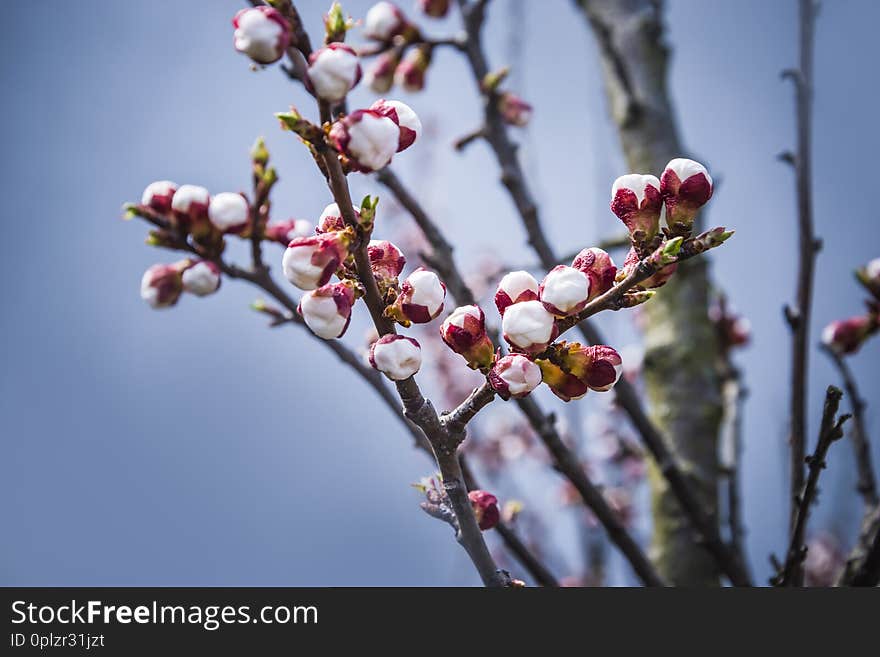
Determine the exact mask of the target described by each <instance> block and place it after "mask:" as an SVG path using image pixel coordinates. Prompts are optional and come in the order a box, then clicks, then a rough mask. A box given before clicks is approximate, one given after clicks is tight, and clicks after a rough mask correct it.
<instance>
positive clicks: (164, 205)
mask: <svg viewBox="0 0 880 657" xmlns="http://www.w3.org/2000/svg"><path fill="white" fill-rule="evenodd" d="M176 191H177V184H176V183H173V182H171V181H170V180H157V181H156V182H154V183H150V184H149V185H147V188H146V189H145V190H144V193H143V196H141V205H146V206H147V207H149V208H152V209H153V210H155V211H156V212H161V213H162V214H168V213H169V212H171V199H172V198H173V197H174V192H176Z"/></svg>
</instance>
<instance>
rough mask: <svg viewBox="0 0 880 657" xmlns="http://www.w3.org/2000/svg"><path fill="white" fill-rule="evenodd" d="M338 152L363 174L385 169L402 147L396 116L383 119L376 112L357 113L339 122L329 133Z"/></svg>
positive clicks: (359, 111)
mask: <svg viewBox="0 0 880 657" xmlns="http://www.w3.org/2000/svg"><path fill="white" fill-rule="evenodd" d="M330 139H331V141H332V142H333V144H334V146H335V147H336V150H338V151H339V152H340V153H344V154H345V155H346V156H347V157H348V158H349V160H351V163H352V165H353V166H354V167H355V168H356V169H358V170H359V171H362V172H364V173H369V172H371V171H378V170H379V169H382V168H384V167H385V166H386V165H387V164H388V163H389V162H391V158H392V157H394V154H395V153H396V152H397V148H398V146H399V145H400V127H399V126H398V125H397V120H396V114H395V116H394V117H392V116H384V115H382V114H381V113H380V112H378V111H376V110H369V109H367V110H356V111H354V112H352V113H351V114H349V115H348V116H346V117H344V118H342V119H340V120H339V121H336V122H335V123H334V124H333V127H332V128H331V129H330Z"/></svg>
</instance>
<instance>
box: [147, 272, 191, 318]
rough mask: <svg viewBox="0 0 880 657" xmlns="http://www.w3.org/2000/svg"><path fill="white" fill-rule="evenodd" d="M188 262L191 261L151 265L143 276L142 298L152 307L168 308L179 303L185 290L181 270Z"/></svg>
mask: <svg viewBox="0 0 880 657" xmlns="http://www.w3.org/2000/svg"><path fill="white" fill-rule="evenodd" d="M187 264H189V261H184V262H183V263H174V264H172V265H162V264H159V265H153V266H152V267H150V268H149V269H148V270H147V271H145V272H144V276H143V278H141V299H143V300H144V301H146V302H147V303H148V304H150V306H151V307H152V308H168V307H169V306H173V305H174V304H175V303H177V300H178V299H179V298H180V294H181V293H182V292H183V281H182V280H181V270H182V269H183V268H184V267H185V266H186V265H187Z"/></svg>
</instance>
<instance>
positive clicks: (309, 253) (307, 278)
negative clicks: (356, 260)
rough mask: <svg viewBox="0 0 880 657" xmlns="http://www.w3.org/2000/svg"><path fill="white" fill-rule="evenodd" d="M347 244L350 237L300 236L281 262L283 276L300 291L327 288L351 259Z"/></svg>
mask: <svg viewBox="0 0 880 657" xmlns="http://www.w3.org/2000/svg"><path fill="white" fill-rule="evenodd" d="M348 243H349V240H348V238H347V236H345V235H344V234H342V233H325V234H323V235H314V236H311V237H297V238H296V239H294V240H291V242H290V244H288V246H287V250H286V251H285V252H284V258H283V259H282V262H281V266H282V269H283V270H284V275H285V276H286V277H287V280H289V281H290V282H291V283H293V284H294V285H296V286H297V287H298V288H299V289H301V290H314V289H315V288H318V287H321V286H322V285H326V283H327V282H328V281H329V280H330V277H331V276H332V275H333V273H334V272H335V271H336V270H337V269H338V268H339V265H340V264H342V261H343V260H345V259H346V258H347V257H348Z"/></svg>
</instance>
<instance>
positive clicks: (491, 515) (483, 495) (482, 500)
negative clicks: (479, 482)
mask: <svg viewBox="0 0 880 657" xmlns="http://www.w3.org/2000/svg"><path fill="white" fill-rule="evenodd" d="M468 499H469V500H470V501H471V507H472V508H473V510H474V516H475V517H476V519H477V525H479V527H480V529H482V530H483V531H486V530H487V529H492V528H493V527H494V526H495V525H497V524H498V521H499V520H500V519H501V513H500V512H499V511H498V498H497V497H495V496H494V495H492V493H487V492H486V491H484V490H472V491H471V492H470V493H468Z"/></svg>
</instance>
